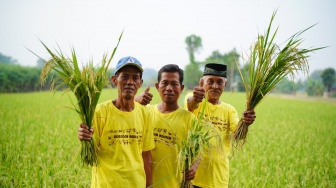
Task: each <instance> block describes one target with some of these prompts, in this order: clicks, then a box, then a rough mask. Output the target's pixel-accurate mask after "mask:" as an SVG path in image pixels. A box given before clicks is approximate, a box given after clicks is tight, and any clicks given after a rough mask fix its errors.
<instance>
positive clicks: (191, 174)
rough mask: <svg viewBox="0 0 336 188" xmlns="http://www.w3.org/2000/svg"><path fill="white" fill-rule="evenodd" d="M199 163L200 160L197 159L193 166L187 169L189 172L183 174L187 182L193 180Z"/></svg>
mask: <svg viewBox="0 0 336 188" xmlns="http://www.w3.org/2000/svg"><path fill="white" fill-rule="evenodd" d="M200 162H201V159H197V160H196V161H195V162H194V164H192V165H191V167H190V168H189V170H187V171H185V172H184V178H185V180H187V181H190V180H193V179H194V178H195V175H196V170H197V168H198V166H199V164H200Z"/></svg>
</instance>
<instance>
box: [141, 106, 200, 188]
mask: <svg viewBox="0 0 336 188" xmlns="http://www.w3.org/2000/svg"><path fill="white" fill-rule="evenodd" d="M148 107H149V109H150V111H151V115H152V118H153V119H152V125H153V133H154V140H155V148H154V149H153V150H152V151H151V152H152V159H153V166H152V169H153V170H152V173H153V185H154V187H158V188H175V187H179V186H178V185H179V184H178V183H179V181H181V180H182V174H176V172H177V154H178V147H177V143H181V138H185V137H186V133H187V130H188V127H190V126H191V125H192V122H193V120H194V118H195V116H194V114H192V113H190V112H189V111H187V110H184V109H182V108H178V109H177V110H175V111H174V112H171V113H161V112H160V111H159V110H158V108H157V105H150V106H148Z"/></svg>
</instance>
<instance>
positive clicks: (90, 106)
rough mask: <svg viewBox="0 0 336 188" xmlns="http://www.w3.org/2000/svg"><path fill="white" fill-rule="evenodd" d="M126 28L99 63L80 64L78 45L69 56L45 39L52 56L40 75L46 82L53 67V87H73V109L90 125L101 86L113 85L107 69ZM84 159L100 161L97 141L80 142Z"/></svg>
mask: <svg viewBox="0 0 336 188" xmlns="http://www.w3.org/2000/svg"><path fill="white" fill-rule="evenodd" d="M122 34H123V32H122V33H121V34H120V36H119V40H118V43H117V45H116V47H115V48H114V50H113V52H112V54H111V55H110V57H109V58H108V56H107V54H104V55H103V59H102V62H101V65H100V66H98V65H97V66H94V65H93V63H92V62H89V63H88V64H86V65H82V67H81V68H80V67H79V62H78V60H77V56H76V53H75V49H74V48H72V50H71V58H69V57H66V56H65V55H64V54H63V53H62V50H61V49H59V50H58V51H57V50H56V52H53V51H51V50H50V49H49V48H48V47H47V46H46V45H45V44H44V43H43V42H42V41H41V43H42V45H43V46H44V47H45V49H46V50H47V51H48V53H49V55H51V59H50V60H48V61H45V65H44V67H43V69H42V72H41V75H40V79H41V84H42V85H43V84H44V83H45V81H46V79H47V77H48V76H49V73H50V72H51V71H52V70H53V71H54V72H55V74H54V78H53V81H52V86H51V89H54V90H56V89H59V88H64V86H65V88H66V90H65V92H69V91H72V92H73V93H74V95H75V97H76V100H77V101H76V102H74V101H71V103H72V105H73V109H74V110H75V111H76V112H77V114H78V115H79V117H80V119H81V121H82V122H83V123H85V124H86V125H87V126H88V127H89V128H91V127H92V121H93V117H94V112H95V109H96V105H97V103H98V100H99V97H100V94H101V91H102V89H103V88H104V87H105V86H110V84H109V78H108V75H107V71H108V68H109V65H110V63H111V61H112V58H113V56H114V54H115V52H116V50H117V48H118V45H119V43H120V40H121V37H122ZM81 143H82V144H81V146H82V148H81V160H82V162H83V163H84V164H86V165H89V166H93V165H97V164H98V160H97V153H96V148H95V146H94V141H93V139H91V140H90V141H82V142H81Z"/></svg>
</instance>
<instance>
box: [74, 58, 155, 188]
mask: <svg viewBox="0 0 336 188" xmlns="http://www.w3.org/2000/svg"><path fill="white" fill-rule="evenodd" d="M142 72H143V69H142V66H141V63H140V62H139V61H138V60H137V59H136V58H134V57H130V56H128V57H124V58H122V59H120V60H119V61H118V63H117V65H116V68H115V72H114V75H113V76H112V83H113V85H115V86H116V87H117V90H118V96H117V98H116V99H113V100H112V101H111V100H109V101H106V102H103V103H100V104H98V105H97V107H96V111H95V117H94V122H93V129H91V130H88V127H87V125H85V124H81V125H80V128H79V129H78V138H79V139H80V140H90V139H91V138H92V136H93V138H94V141H95V146H96V147H97V152H98V163H99V164H98V165H97V166H96V167H93V170H92V183H91V187H145V186H149V185H151V183H152V182H151V177H152V175H151V169H152V168H151V163H150V161H151V159H152V157H151V152H150V150H152V149H153V148H154V147H155V144H154V139H153V130H152V126H150V125H149V123H148V122H149V121H148V120H149V118H150V116H149V115H150V113H149V111H148V109H147V108H146V107H145V106H142V105H141V104H139V103H137V102H134V97H135V95H136V93H137V91H138V89H139V88H140V87H141V85H142V83H143V80H142ZM93 130H94V131H93Z"/></svg>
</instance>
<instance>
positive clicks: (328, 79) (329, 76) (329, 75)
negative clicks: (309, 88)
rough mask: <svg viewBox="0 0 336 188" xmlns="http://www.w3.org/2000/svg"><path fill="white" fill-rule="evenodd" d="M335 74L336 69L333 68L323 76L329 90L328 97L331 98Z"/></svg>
mask: <svg viewBox="0 0 336 188" xmlns="http://www.w3.org/2000/svg"><path fill="white" fill-rule="evenodd" d="M335 74H336V73H335V69H333V68H327V69H325V70H324V71H323V72H322V74H321V78H322V82H323V84H324V86H325V88H326V89H327V92H328V96H330V91H331V87H332V85H333V84H334V82H335V79H336V77H335Z"/></svg>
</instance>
